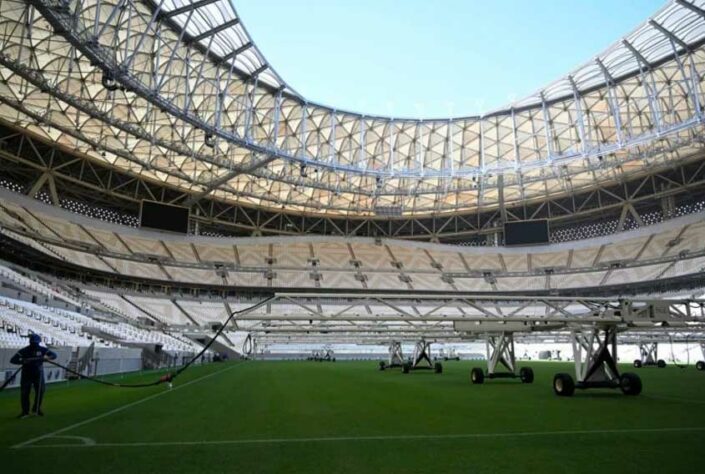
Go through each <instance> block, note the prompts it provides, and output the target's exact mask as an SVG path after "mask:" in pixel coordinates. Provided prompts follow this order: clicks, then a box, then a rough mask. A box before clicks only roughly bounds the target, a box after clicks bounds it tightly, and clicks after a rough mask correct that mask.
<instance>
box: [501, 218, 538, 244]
mask: <svg viewBox="0 0 705 474" xmlns="http://www.w3.org/2000/svg"><path fill="white" fill-rule="evenodd" d="M547 243H548V221H547V220H546V219H538V220H533V221H517V222H505V223H504V245H507V246H511V245H538V244H547Z"/></svg>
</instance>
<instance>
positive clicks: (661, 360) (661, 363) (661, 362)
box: [656, 359, 666, 369]
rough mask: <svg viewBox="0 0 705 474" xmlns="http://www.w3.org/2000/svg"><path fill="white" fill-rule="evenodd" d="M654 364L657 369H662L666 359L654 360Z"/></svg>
mask: <svg viewBox="0 0 705 474" xmlns="http://www.w3.org/2000/svg"><path fill="white" fill-rule="evenodd" d="M656 365H657V366H658V368H659V369H663V368H665V367H666V361H665V360H663V359H659V360H658V362H656Z"/></svg>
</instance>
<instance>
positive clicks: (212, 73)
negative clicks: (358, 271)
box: [0, 0, 705, 233]
mask: <svg viewBox="0 0 705 474" xmlns="http://www.w3.org/2000/svg"><path fill="white" fill-rule="evenodd" d="M207 3H209V2H202V3H199V4H198V5H199V6H194V8H192V9H190V10H189V11H188V12H186V11H184V12H182V13H179V15H180V16H179V15H177V16H178V17H179V18H180V20H179V21H181V20H183V22H182V23H179V25H181V26H176V25H177V24H175V23H174V21H175V19H174V18H173V17H170V16H169V14H168V13H167V14H164V13H163V12H162V11H161V7H162V4H163V2H160V3H159V4H158V5H155V4H154V3H152V2H147V3H146V4H145V3H143V2H140V1H137V0H125V1H122V0H120V1H115V2H102V3H100V2H99V3H95V1H82V2H70V3H69V2H65V1H63V0H32V1H31V2H29V4H31V6H28V5H27V4H24V3H23V2H19V1H14V0H7V1H6V2H4V5H6V6H7V7H6V9H7V10H6V12H5V15H4V16H3V17H2V20H3V21H4V22H5V23H6V24H7V26H6V28H5V29H4V30H3V31H4V32H5V34H4V35H2V36H1V37H0V41H1V42H2V44H0V46H1V47H2V51H3V54H2V55H1V57H0V59H1V61H0V62H1V63H2V65H3V66H4V70H3V72H7V71H10V72H11V74H9V75H7V78H6V80H7V81H10V82H13V83H14V82H20V83H21V85H18V87H15V88H14V90H15V91H17V94H24V93H25V92H29V93H30V97H29V99H30V102H31V100H34V98H33V97H32V94H35V93H39V94H47V95H48V96H50V98H51V99H50V100H49V101H48V102H49V107H48V108H45V110H48V109H51V111H52V113H43V112H42V111H40V112H37V109H36V107H28V106H27V105H26V102H27V101H26V100H25V99H26V98H25V97H18V96H16V97H5V98H4V102H5V104H6V105H7V106H8V107H10V108H12V109H13V110H15V111H16V116H14V117H13V119H12V120H13V122H14V123H16V124H17V125H20V126H24V127H29V126H34V122H38V123H40V124H41V128H42V129H43V130H45V131H46V133H47V134H48V135H53V136H55V135H56V134H57V133H60V134H63V135H64V136H71V137H73V139H75V140H79V141H80V142H81V143H82V144H87V145H88V147H95V149H96V151H98V150H100V153H103V154H105V153H107V154H108V155H109V156H103V157H102V158H101V156H100V155H99V154H98V153H93V154H94V155H95V156H94V158H95V159H96V160H101V159H103V161H108V162H111V163H116V164H118V166H120V167H123V168H127V167H132V168H134V169H135V172H138V173H145V175H147V176H148V177H150V178H151V179H154V180H159V179H161V180H164V181H166V182H169V183H171V184H172V187H173V188H179V189H180V190H181V191H182V199H181V201H180V202H186V203H189V204H193V205H200V201H201V200H203V199H204V198H208V197H209V196H211V195H212V196H215V197H216V198H217V199H216V201H218V202H220V203H221V204H223V205H224V206H228V205H231V204H232V201H233V200H237V202H238V204H239V203H249V204H251V205H253V206H259V207H260V208H269V209H270V210H272V209H273V208H276V207H279V206H281V205H283V206H285V207H287V208H289V209H292V210H293V211H294V212H299V213H317V214H319V216H321V215H324V214H326V213H329V214H339V215H340V214H345V215H347V216H363V215H364V216H368V217H370V216H374V215H375V213H377V212H378V210H380V209H381V210H384V209H398V210H399V212H400V213H405V214H407V215H408V216H410V215H412V214H413V215H430V214H434V215H435V214H438V213H443V212H454V213H455V212H458V211H462V210H464V211H472V210H475V209H480V210H484V209H492V208H493V207H497V206H499V205H500V203H499V202H498V200H497V199H498V198H497V195H498V194H501V195H503V196H504V199H505V201H506V203H508V204H511V203H519V202H526V201H532V202H535V201H536V200H541V201H544V200H546V197H547V196H552V197H553V196H555V197H556V198H557V197H558V196H562V198H563V199H565V200H566V201H570V199H571V196H572V195H574V194H576V193H580V192H581V190H584V191H586V192H588V189H589V188H593V187H594V186H599V185H601V184H602V183H608V182H610V183H618V182H620V181H624V180H625V177H626V176H627V174H629V173H630V170H641V169H643V168H645V167H649V168H652V169H654V168H658V167H659V166H661V165H667V166H668V165H671V164H672V163H674V162H677V161H680V160H683V159H685V157H684V156H683V155H687V156H692V155H693V154H695V153H696V152H698V150H700V149H701V144H700V139H699V135H701V132H700V130H701V129H702V106H701V102H702V99H703V98H702V91H701V86H700V82H699V77H700V72H699V71H700V70H701V69H705V65H704V64H703V63H702V61H701V54H700V52H701V47H702V44H701V43H702V42H703V38H705V31H703V30H704V28H703V26H704V25H703V19H702V15H701V12H702V10H700V9H699V8H698V7H693V6H692V5H690V4H688V5H680V6H678V5H675V4H674V5H670V6H669V7H668V8H666V9H664V10H663V11H662V12H659V14H658V15H657V16H656V17H655V18H654V19H653V21H652V22H650V23H647V24H646V25H645V27H644V28H643V29H641V30H640V31H639V33H638V35H637V36H640V35H641V36H643V35H647V34H648V36H649V38H648V41H647V42H646V43H644V38H641V36H640V38H636V37H635V38H629V40H630V41H627V40H625V41H624V42H623V43H620V44H617V45H615V46H614V48H613V49H614V51H611V53H610V54H616V53H615V51H618V53H619V54H618V56H619V57H620V61H617V64H619V65H620V70H619V71H613V70H612V68H613V63H614V61H603V60H602V59H600V58H598V59H597V60H596V62H595V64H591V65H590V69H591V70H592V72H593V73H594V74H593V73H590V74H587V75H586V77H588V76H589V77H592V78H594V77H595V76H597V77H600V76H603V79H604V81H603V80H602V79H600V80H599V81H598V82H596V83H591V84H589V86H588V85H587V84H583V82H582V81H583V79H582V78H581V77H577V76H575V77H574V76H571V77H569V78H566V79H565V80H564V81H562V82H561V85H560V87H559V86H555V88H554V87H549V88H548V89H547V90H546V91H545V92H546V94H542V95H541V97H540V100H538V99H537V100H535V101H533V102H531V103H527V104H525V105H523V106H521V107H515V108H512V109H511V110H505V111H499V112H497V113H495V114H491V115H488V116H486V117H475V118H472V117H471V118H464V119H453V120H440V121H419V120H392V119H387V118H380V117H364V116H358V115H354V114H348V113H344V112H338V111H335V110H333V109H329V108H325V107H322V106H319V105H315V104H312V103H310V102H306V101H305V99H303V98H301V97H299V96H297V95H295V94H292V93H291V91H289V90H287V87H286V85H285V83H283V82H281V81H280V79H278V78H276V75H273V73H272V70H271V67H270V66H269V65H268V64H266V62H263V61H261V57H259V56H257V58H258V60H259V61H260V66H259V67H257V68H256V69H255V70H253V71H242V70H240V68H239V66H242V65H243V64H244V63H238V62H237V61H238V55H240V54H246V55H248V54H250V53H251V52H252V51H255V50H256V47H254V46H252V42H251V41H247V42H245V43H243V44H242V45H240V46H239V47H236V49H234V50H233V51H229V52H226V51H220V52H219V53H220V54H216V55H215V56H213V55H212V53H213V52H214V51H213V49H211V46H212V44H211V42H213V41H215V40H214V39H215V38H221V36H222V35H224V34H226V33H228V31H227V30H229V29H231V28H236V27H237V24H239V21H240V20H239V17H237V15H235V14H234V13H233V15H231V16H230V17H229V18H228V20H225V21H223V23H222V25H220V26H219V27H217V28H215V29H213V30H210V31H205V32H203V31H200V32H199V33H197V34H195V35H191V34H189V33H188V31H187V30H189V28H188V26H187V25H188V23H189V22H190V21H191V18H193V17H192V15H196V16H198V15H201V14H202V13H203V12H202V11H201V10H202V9H208V8H210V6H209V5H207ZM194 5H195V4H194ZM228 8H230V6H229V5H228V6H224V9H228ZM674 9H677V10H679V11H678V15H680V16H679V18H681V20H679V22H678V23H677V24H676V23H673V21H672V19H671V18H675V17H676V16H677V15H676V14H675V13H674V12H673V11H672V10H674ZM0 12H1V11H0ZM194 12H195V13H194ZM47 22H48V24H50V25H51V27H49V26H48V25H47ZM221 28H222V29H221ZM685 32H687V33H688V37H689V39H690V40H691V41H690V42H685V41H683V40H682V38H681V36H682V35H683V34H685ZM204 35H205V36H204ZM231 38H232V36H231ZM218 41H221V40H220V39H219V40H218ZM643 44H648V45H649V47H648V48H647V50H644V51H642V50H640V49H639V48H642V45H643ZM47 45H51V47H49V46H47ZM57 45H59V46H57ZM634 45H637V46H634ZM652 46H653V47H652ZM656 46H658V48H657V47H656ZM214 47H215V46H214ZM653 51H658V57H652V54H651V53H652V52H653ZM610 58H612V56H610ZM603 59H604V58H603ZM625 63H629V67H627V68H626V69H625V68H624V64H625ZM45 64H51V65H52V66H56V67H51V68H49V67H42V66H40V65H45ZM238 64H239V66H238ZM598 66H599V67H598ZM600 71H602V74H601V73H600ZM271 81H274V83H276V85H275V86H272V85H271V83H270V82H271ZM74 83H76V84H78V83H85V84H86V86H85V87H68V84H74ZM268 83H270V84H269V85H267V84H268ZM93 86H95V87H93ZM568 86H569V87H568ZM566 88H567V89H569V90H570V91H571V92H570V93H569V94H565V92H563V93H560V94H558V93H549V90H551V91H554V92H556V91H558V90H563V91H565V90H566ZM123 89H124V90H123ZM96 91H98V92H96ZM35 95H36V94H35ZM40 110H41V109H40ZM124 110H132V111H135V114H134V115H135V116H134V117H132V116H130V117H128V118H127V119H125V115H124V114H123V113H122V112H123V111H124ZM74 111H75V112H76V114H74V113H73V112H74ZM137 111H139V112H137ZM59 117H60V119H59ZM86 121H93V122H95V123H96V124H97V126H96V127H83V123H84V122H86ZM66 124H71V125H70V126H67V125H66ZM164 130H171V133H163V131H164ZM77 135H80V136H77ZM169 135H171V136H169ZM123 144H124V146H123ZM439 144H442V145H443V146H440V145H439ZM145 150H146V151H145ZM164 150H166V151H164ZM627 163H629V166H622V165H626V164H627ZM133 165H135V166H133ZM300 166H307V167H308V168H309V169H310V170H312V171H313V172H312V173H309V174H308V177H306V175H305V173H304V172H303V168H301V172H300V173H299V167H300ZM500 176H501V179H500ZM262 183H265V184H262ZM500 183H501V184H500ZM297 187H300V188H304V189H307V190H310V191H313V192H312V193H311V192H302V191H301V189H297ZM499 187H502V188H503V191H502V192H501V193H498V192H497V189H498V188H499ZM228 200H230V201H231V202H230V203H227V204H226V201H228ZM208 202H209V199H206V206H207V205H208ZM532 205H533V204H532ZM382 214H383V215H384V216H386V215H388V213H387V212H386V211H384V212H382ZM392 214H394V213H392ZM379 220H382V221H383V220H385V219H384V218H380V219H379ZM371 221H372V222H376V220H374V219H372V220H371ZM406 221H407V222H409V221H411V222H413V219H408V218H407V219H406ZM338 227H339V226H338ZM381 227H384V225H381ZM425 227H426V228H427V229H428V226H425ZM421 233H423V232H421Z"/></svg>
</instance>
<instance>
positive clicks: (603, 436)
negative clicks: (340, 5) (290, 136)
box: [0, 361, 705, 474]
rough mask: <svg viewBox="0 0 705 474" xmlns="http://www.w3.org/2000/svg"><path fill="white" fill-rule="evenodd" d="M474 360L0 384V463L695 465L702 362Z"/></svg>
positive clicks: (20, 468)
mask: <svg viewBox="0 0 705 474" xmlns="http://www.w3.org/2000/svg"><path fill="white" fill-rule="evenodd" d="M475 365H478V363H471V362H446V363H445V364H444V372H443V374H434V373H433V372H432V371H420V372H412V373H411V374H408V375H404V374H402V373H401V371H400V370H393V371H384V372H380V371H378V370H376V368H377V364H376V362H373V361H370V362H336V363H317V362H257V361H255V362H231V363H227V364H212V365H209V366H202V367H195V368H193V369H191V370H189V371H187V372H185V373H184V374H183V375H182V376H181V377H180V378H179V379H177V381H176V383H175V385H174V389H172V390H168V389H167V388H166V387H165V386H159V387H154V388H149V389H116V388H111V387H105V386H101V385H97V384H92V383H90V382H86V381H83V382H71V383H63V384H59V385H51V386H49V387H48V391H47V395H46V400H45V405H44V408H45V413H46V416H45V417H43V418H40V417H33V418H30V419H26V420H16V419H15V418H14V417H15V416H16V415H17V414H18V412H19V400H18V393H17V390H9V391H5V392H3V393H0V450H1V451H2V452H1V456H2V458H1V459H2V460H1V461H0V466H2V469H0V471H1V472H2V473H3V474H5V473H8V474H9V473H30V472H42V473H46V472H52V473H78V474H80V473H102V472H150V473H155V472H163V473H178V472H209V473H218V472H228V473H240V472H241V473H259V472H266V473H269V472H282V473H297V472H300V473H366V472H383V473H446V472H457V473H480V472H590V473H592V472H620V473H624V472H640V473H644V472H659V473H666V472H687V473H693V472H701V470H702V466H703V465H705V373H703V372H698V371H696V370H695V369H694V368H693V367H692V366H690V367H688V368H685V369H679V368H677V367H673V366H669V367H667V368H666V369H656V368H649V369H641V370H638V371H637V373H638V374H639V375H640V376H641V378H642V380H643V383H644V391H643V393H642V395H640V396H638V397H626V396H624V395H622V394H621V392H618V391H611V390H590V391H576V394H575V396H574V397H572V398H559V397H556V396H555V395H554V394H553V391H552V389H551V381H552V378H553V374H554V373H556V372H569V373H570V372H571V369H572V366H571V364H566V363H549V362H543V363H540V362H535V363H531V364H529V365H531V366H532V367H533V368H534V370H535V374H536V380H535V382H534V383H533V384H531V385H523V384H521V383H520V382H519V381H518V380H492V381H486V383H485V384H484V385H481V386H477V385H471V384H470V381H469V376H468V375H469V371H470V368H471V367H472V366H475ZM479 365H482V364H481V363H480V364H479ZM522 365H526V364H522ZM623 369H624V370H630V369H628V368H627V367H626V366H625V367H624V368H623ZM153 378H154V374H143V375H130V376H125V377H124V378H123V379H122V380H123V381H128V380H130V381H132V380H135V381H136V380H141V379H149V380H152V379H153ZM46 435H49V436H48V437H46ZM32 440H34V441H32ZM28 441H29V443H28V444H27V442H28ZM23 443H24V444H23ZM18 444H22V445H23V447H20V448H13V446H17V445H18Z"/></svg>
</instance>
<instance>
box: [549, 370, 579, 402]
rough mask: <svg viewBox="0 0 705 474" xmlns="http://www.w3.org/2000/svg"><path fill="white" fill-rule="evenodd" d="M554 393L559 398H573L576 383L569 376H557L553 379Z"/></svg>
mask: <svg viewBox="0 0 705 474" xmlns="http://www.w3.org/2000/svg"><path fill="white" fill-rule="evenodd" d="M553 391H554V392H555V393H556V395H558V396H559V397H572V396H573V393H575V382H574V381H573V377H571V376H570V375H568V374H556V375H555V376H554V377H553Z"/></svg>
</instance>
